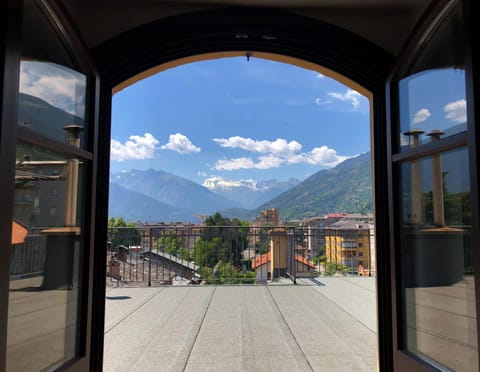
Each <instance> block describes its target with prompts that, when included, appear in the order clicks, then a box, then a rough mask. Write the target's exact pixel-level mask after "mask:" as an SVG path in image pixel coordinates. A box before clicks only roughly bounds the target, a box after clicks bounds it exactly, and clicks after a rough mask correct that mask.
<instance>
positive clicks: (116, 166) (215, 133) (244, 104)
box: [111, 57, 370, 183]
mask: <svg viewBox="0 0 480 372" xmlns="http://www.w3.org/2000/svg"><path fill="white" fill-rule="evenodd" d="M369 128H370V119H369V103H368V100H367V99H366V98H365V97H363V96H361V95H360V94H359V93H358V92H356V91H354V90H352V89H350V88H348V87H346V86H345V85H343V84H340V83H339V82H337V81H335V80H333V79H330V78H328V77H325V76H323V75H321V74H319V73H318V72H315V71H311V70H306V69H302V68H299V67H296V66H292V65H288V64H283V63H279V62H274V61H268V60H263V59H257V58H251V59H250V61H248V62H247V60H246V58H244V57H235V58H224V59H217V60H209V61H203V62H196V63H192V64H188V65H183V66H180V67H176V68H173V69H171V70H167V71H164V72H161V73H159V74H157V75H154V76H152V77H149V78H147V79H145V80H143V81H140V82H138V83H136V84H134V85H132V86H130V87H128V88H126V89H124V90H122V91H120V92H119V93H117V94H115V95H114V98H113V108H112V155H111V171H112V172H118V171H122V170H129V169H132V168H135V169H148V168H153V169H160V170H163V171H166V172H170V173H174V174H176V175H179V176H181V177H185V178H188V179H191V180H193V181H195V182H198V183H202V182H204V181H205V179H208V178H212V177H213V178H217V179H223V180H230V181H235V180H240V179H254V180H257V181H259V180H268V179H271V178H276V179H279V180H284V179H288V178H290V177H296V178H298V179H300V180H303V179H305V178H306V177H307V176H309V175H311V174H313V173H315V172H317V171H319V170H320V169H324V168H329V167H332V166H334V165H336V164H338V163H339V162H341V161H342V160H344V159H346V158H348V157H351V156H354V155H358V154H361V153H363V152H366V151H369V150H370V129H369Z"/></svg>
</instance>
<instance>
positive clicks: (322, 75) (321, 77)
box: [317, 72, 325, 79]
mask: <svg viewBox="0 0 480 372" xmlns="http://www.w3.org/2000/svg"><path fill="white" fill-rule="evenodd" d="M324 77H325V75H324V74H321V73H320V72H319V73H318V75H317V79H323V78H324Z"/></svg>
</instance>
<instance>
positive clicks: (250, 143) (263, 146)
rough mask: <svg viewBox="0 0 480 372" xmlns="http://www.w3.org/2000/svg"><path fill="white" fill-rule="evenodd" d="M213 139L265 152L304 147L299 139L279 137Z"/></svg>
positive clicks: (292, 151)
mask: <svg viewBox="0 0 480 372" xmlns="http://www.w3.org/2000/svg"><path fill="white" fill-rule="evenodd" d="M213 141H214V142H216V143H218V144H219V145H220V146H221V147H230V148H239V149H243V150H247V151H251V152H258V153H265V154H266V153H271V154H289V153H294V152H297V151H300V150H301V149H302V145H301V144H300V143H298V142H297V141H290V142H288V141H287V140H285V139H282V138H277V139H276V140H275V141H266V140H263V141H256V140H253V139H251V138H244V137H239V136H234V137H230V138H214V139H213Z"/></svg>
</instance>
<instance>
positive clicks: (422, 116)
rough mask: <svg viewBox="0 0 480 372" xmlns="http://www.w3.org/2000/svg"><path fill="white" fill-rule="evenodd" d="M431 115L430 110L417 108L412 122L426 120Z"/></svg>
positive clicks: (417, 122)
mask: <svg viewBox="0 0 480 372" xmlns="http://www.w3.org/2000/svg"><path fill="white" fill-rule="evenodd" d="M430 116H431V114H430V111H428V109H426V108H422V109H420V110H418V112H417V113H416V114H415V115H414V116H413V121H412V124H419V123H422V122H424V121H425V120H427V119H428V118H429V117H430Z"/></svg>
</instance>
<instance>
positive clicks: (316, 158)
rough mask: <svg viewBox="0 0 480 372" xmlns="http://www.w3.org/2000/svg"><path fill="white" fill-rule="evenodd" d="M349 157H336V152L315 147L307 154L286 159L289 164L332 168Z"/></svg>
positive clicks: (323, 147) (322, 147)
mask: <svg viewBox="0 0 480 372" xmlns="http://www.w3.org/2000/svg"><path fill="white" fill-rule="evenodd" d="M348 158H349V156H343V155H338V154H337V151H336V150H334V149H331V148H329V147H328V146H321V147H315V148H313V149H312V150H311V151H310V152H308V153H302V154H297V155H295V156H292V157H290V158H288V159H287V163H289V164H298V163H307V164H311V165H320V166H324V167H334V166H336V165H337V164H339V163H341V162H342V161H344V160H347V159H348Z"/></svg>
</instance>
